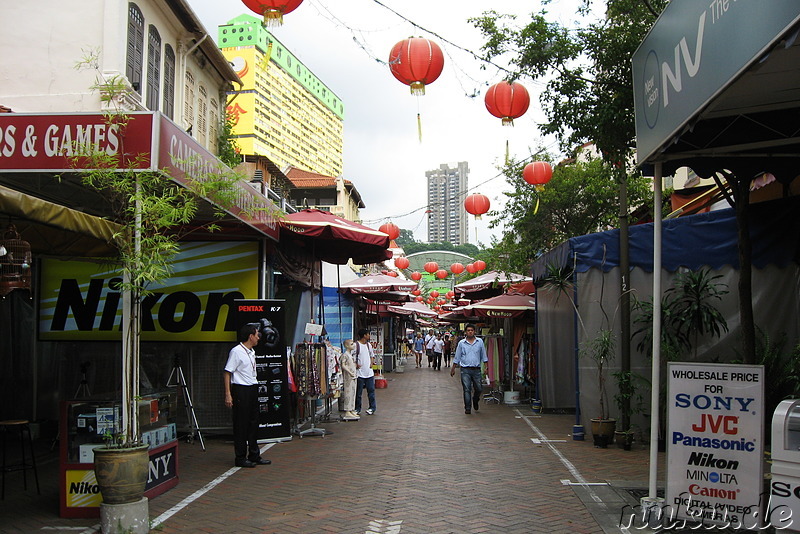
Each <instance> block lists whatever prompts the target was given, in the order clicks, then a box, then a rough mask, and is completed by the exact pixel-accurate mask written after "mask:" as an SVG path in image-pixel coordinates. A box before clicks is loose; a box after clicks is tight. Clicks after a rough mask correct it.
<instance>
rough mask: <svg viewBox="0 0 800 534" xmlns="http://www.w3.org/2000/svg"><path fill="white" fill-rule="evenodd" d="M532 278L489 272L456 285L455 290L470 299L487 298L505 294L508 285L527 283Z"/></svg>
mask: <svg viewBox="0 0 800 534" xmlns="http://www.w3.org/2000/svg"><path fill="white" fill-rule="evenodd" d="M528 280H532V278H530V277H527V276H524V275H521V274H515V273H503V272H500V271H489V272H488V273H486V274H482V275H480V276H476V277H475V278H473V279H471V280H467V281H466V282H461V283H460V284H456V285H455V286H454V287H453V289H454V290H455V292H456V293H459V294H464V293H468V294H469V295H468V298H470V299H476V298H486V297H491V296H494V295H497V294H499V293H502V292H503V289H504V288H505V286H506V285H508V284H515V283H518V282H525V281H528Z"/></svg>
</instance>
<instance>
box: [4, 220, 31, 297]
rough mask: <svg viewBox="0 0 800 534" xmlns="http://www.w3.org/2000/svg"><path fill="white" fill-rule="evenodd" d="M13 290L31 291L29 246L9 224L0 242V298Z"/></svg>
mask: <svg viewBox="0 0 800 534" xmlns="http://www.w3.org/2000/svg"><path fill="white" fill-rule="evenodd" d="M15 289H27V290H29V291H30V289H31V245H30V243H28V242H27V241H25V240H23V239H22V238H21V237H20V235H19V232H17V227H16V226H14V225H13V224H9V225H8V229H7V230H6V231H5V233H4V234H3V240H2V241H0V296H2V297H5V296H6V295H8V294H9V293H11V292H12V291H14V290H15Z"/></svg>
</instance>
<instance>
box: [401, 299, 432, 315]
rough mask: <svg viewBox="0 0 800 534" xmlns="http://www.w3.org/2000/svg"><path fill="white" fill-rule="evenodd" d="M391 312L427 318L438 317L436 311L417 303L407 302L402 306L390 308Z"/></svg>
mask: <svg viewBox="0 0 800 534" xmlns="http://www.w3.org/2000/svg"><path fill="white" fill-rule="evenodd" d="M389 311H390V312H393V313H397V314H400V315H412V314H417V315H422V316H425V317H436V316H438V314H437V313H436V312H435V311H433V310H432V309H430V308H429V307H427V306H425V305H424V304H422V303H419V302H416V301H411V302H405V303H403V305H402V306H389Z"/></svg>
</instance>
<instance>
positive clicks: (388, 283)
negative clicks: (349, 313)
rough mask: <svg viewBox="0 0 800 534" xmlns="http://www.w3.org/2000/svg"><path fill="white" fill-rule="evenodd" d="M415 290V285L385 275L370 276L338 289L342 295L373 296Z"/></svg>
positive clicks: (345, 284) (414, 283) (408, 281)
mask: <svg viewBox="0 0 800 534" xmlns="http://www.w3.org/2000/svg"><path fill="white" fill-rule="evenodd" d="M416 288H417V283H416V282H412V281H410V280H402V279H400V278H395V277H394V276H387V275H385V274H370V275H367V276H362V277H360V278H356V279H355V280H351V281H349V282H345V283H344V284H342V285H341V286H340V287H339V291H340V292H342V293H352V294H354V295H374V294H382V293H391V292H397V291H411V290H414V289H416Z"/></svg>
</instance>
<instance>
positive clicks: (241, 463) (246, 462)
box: [233, 460, 256, 467]
mask: <svg viewBox="0 0 800 534" xmlns="http://www.w3.org/2000/svg"><path fill="white" fill-rule="evenodd" d="M233 465H235V466H236V467H255V466H256V464H255V462H251V461H250V460H236V461H235V462H234V464H233Z"/></svg>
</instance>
